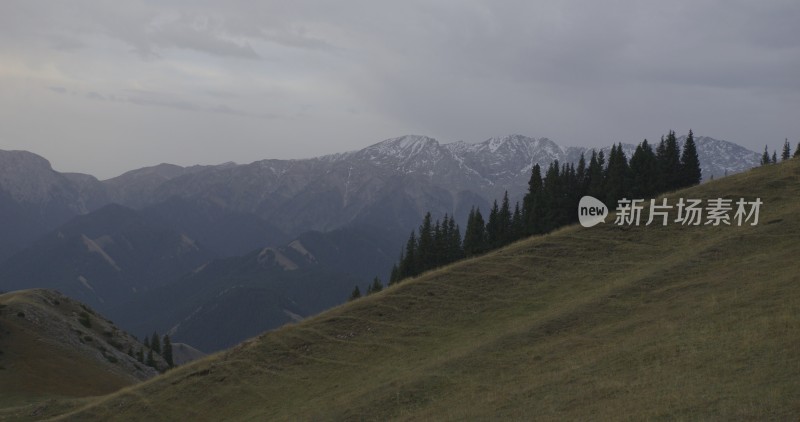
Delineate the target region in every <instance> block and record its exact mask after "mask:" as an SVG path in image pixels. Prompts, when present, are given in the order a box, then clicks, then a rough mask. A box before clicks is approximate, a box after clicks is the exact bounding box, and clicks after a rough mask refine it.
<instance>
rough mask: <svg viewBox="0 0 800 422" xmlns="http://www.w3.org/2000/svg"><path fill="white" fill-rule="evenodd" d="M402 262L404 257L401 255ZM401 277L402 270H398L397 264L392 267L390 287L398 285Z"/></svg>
mask: <svg viewBox="0 0 800 422" xmlns="http://www.w3.org/2000/svg"><path fill="white" fill-rule="evenodd" d="M402 261H403V255H402V254H401V255H400V262H402ZM399 276H400V270H399V269H398V268H397V264H394V265H392V272H391V273H390V276H389V285H390V286H391V285H393V284H394V283H397V282H398V281H400V279H399Z"/></svg>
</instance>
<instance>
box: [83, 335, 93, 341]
mask: <svg viewBox="0 0 800 422" xmlns="http://www.w3.org/2000/svg"><path fill="white" fill-rule="evenodd" d="M83 339H84V340H86V341H94V339H92V336H83Z"/></svg>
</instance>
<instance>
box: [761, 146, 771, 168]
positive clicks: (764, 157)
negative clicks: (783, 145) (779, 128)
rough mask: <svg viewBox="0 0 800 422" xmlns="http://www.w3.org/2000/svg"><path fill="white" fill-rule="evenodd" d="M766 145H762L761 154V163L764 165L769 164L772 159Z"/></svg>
mask: <svg viewBox="0 0 800 422" xmlns="http://www.w3.org/2000/svg"><path fill="white" fill-rule="evenodd" d="M767 148H768V145H764V153H763V154H761V165H762V166H766V165H767V164H771V163H772V160H770V159H769V150H768V149H767Z"/></svg>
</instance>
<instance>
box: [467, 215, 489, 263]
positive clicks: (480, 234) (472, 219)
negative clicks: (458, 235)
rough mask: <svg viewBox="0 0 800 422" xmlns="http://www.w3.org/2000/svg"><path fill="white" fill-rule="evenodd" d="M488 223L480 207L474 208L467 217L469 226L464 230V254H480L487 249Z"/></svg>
mask: <svg viewBox="0 0 800 422" xmlns="http://www.w3.org/2000/svg"><path fill="white" fill-rule="evenodd" d="M486 250H487V248H486V224H485V222H484V221H483V215H481V209H480V208H477V209H476V208H474V207H473V208H472V209H471V210H470V211H469V216H468V217H467V228H466V230H465V231H464V254H465V255H466V256H475V255H480V254H482V253H483V252H484V251H486Z"/></svg>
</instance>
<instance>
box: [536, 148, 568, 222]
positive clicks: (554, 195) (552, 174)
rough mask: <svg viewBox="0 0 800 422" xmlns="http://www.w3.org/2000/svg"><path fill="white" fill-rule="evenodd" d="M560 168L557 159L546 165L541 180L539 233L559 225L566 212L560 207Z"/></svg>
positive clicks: (561, 204)
mask: <svg viewBox="0 0 800 422" xmlns="http://www.w3.org/2000/svg"><path fill="white" fill-rule="evenodd" d="M562 198H563V192H562V189H561V170H560V167H559V163H558V160H555V161H553V162H552V163H550V166H548V167H547V172H546V173H545V176H544V180H543V193H542V208H544V209H543V210H542V214H543V215H542V219H541V222H540V225H541V226H540V227H541V233H549V232H550V231H552V230H553V229H555V228H556V227H560V226H561V225H562V223H563V222H564V221H565V220H566V218H567V217H566V215H567V212H566V210H564V209H562V206H563V203H562Z"/></svg>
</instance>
